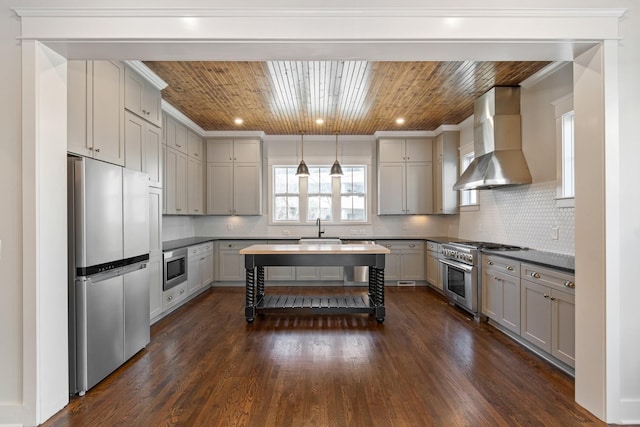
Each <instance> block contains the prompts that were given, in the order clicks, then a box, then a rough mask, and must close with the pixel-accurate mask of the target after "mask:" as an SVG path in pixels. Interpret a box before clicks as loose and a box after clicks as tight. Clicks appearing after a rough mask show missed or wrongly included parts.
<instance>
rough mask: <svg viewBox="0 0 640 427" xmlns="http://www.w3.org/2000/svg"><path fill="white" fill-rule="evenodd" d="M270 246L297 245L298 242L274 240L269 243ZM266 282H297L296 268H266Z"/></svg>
mask: <svg viewBox="0 0 640 427" xmlns="http://www.w3.org/2000/svg"><path fill="white" fill-rule="evenodd" d="M268 243H269V244H270V245H297V244H298V241H297V240H273V241H269V242H268ZM265 275H266V280H269V281H273V282H276V281H277V282H291V281H294V280H296V267H291V266H285V267H266V268H265Z"/></svg>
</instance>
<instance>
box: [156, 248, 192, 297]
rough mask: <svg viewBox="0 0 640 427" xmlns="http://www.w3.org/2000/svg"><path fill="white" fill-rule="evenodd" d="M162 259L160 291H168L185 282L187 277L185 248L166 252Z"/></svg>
mask: <svg viewBox="0 0 640 427" xmlns="http://www.w3.org/2000/svg"><path fill="white" fill-rule="evenodd" d="M163 257H164V273H163V277H164V283H163V285H162V289H164V290H165V291H166V290H169V289H171V288H173V287H174V286H177V285H179V284H180V283H183V282H186V281H187V277H188V271H189V270H188V265H189V264H187V248H180V249H175V250H173V251H167V252H165V253H164V254H163Z"/></svg>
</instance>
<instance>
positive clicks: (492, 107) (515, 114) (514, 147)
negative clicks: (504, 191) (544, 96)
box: [453, 86, 531, 190]
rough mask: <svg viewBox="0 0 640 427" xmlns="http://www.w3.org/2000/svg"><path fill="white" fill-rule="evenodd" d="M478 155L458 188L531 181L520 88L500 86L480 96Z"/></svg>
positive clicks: (475, 120)
mask: <svg viewBox="0 0 640 427" xmlns="http://www.w3.org/2000/svg"><path fill="white" fill-rule="evenodd" d="M473 139H474V143H473V147H474V155H475V158H474V159H473V161H472V162H471V164H470V165H469V167H467V169H466V170H465V171H464V173H463V174H462V176H460V178H459V179H458V181H457V182H456V183H455V185H454V186H453V189H454V190H486V189H491V188H495V187H504V186H511V185H522V184H530V183H531V173H530V172H529V168H528V167H527V162H526V161H525V159H524V154H523V153H522V136H521V130H520V88H519V87H502V86H497V87H494V88H493V89H491V90H489V91H488V92H487V93H485V94H484V95H482V96H481V97H480V98H478V99H476V102H475V104H474V113H473Z"/></svg>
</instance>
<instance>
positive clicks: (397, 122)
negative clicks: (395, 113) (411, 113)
mask: <svg viewBox="0 0 640 427" xmlns="http://www.w3.org/2000/svg"><path fill="white" fill-rule="evenodd" d="M396 124H397V125H403V124H404V119H403V118H402V117H398V118H397V119H396Z"/></svg>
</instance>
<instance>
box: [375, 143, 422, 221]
mask: <svg viewBox="0 0 640 427" xmlns="http://www.w3.org/2000/svg"><path fill="white" fill-rule="evenodd" d="M432 150H433V140H432V139H431V138H419V139H396V138H385V139H379V140H378V215H420V214H430V213H433V185H432V183H433V162H432V160H433V153H432Z"/></svg>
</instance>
